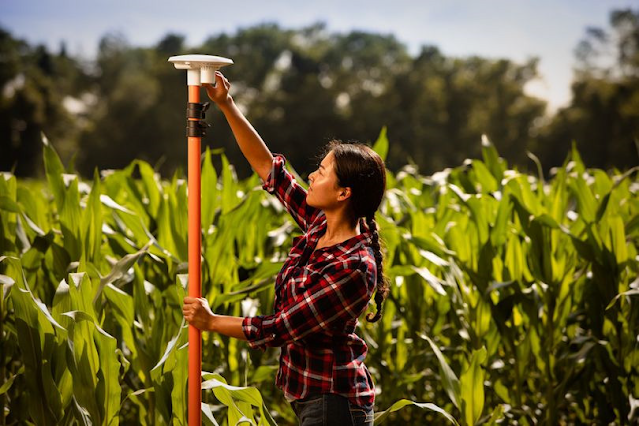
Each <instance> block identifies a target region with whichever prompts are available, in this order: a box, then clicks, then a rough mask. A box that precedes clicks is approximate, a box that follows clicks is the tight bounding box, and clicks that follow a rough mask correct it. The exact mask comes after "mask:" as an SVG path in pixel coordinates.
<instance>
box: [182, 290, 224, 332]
mask: <svg viewBox="0 0 639 426" xmlns="http://www.w3.org/2000/svg"><path fill="white" fill-rule="evenodd" d="M182 313H184V318H185V319H186V320H187V321H188V322H189V324H191V325H192V326H194V327H196V328H198V329H200V330H203V331H211V330H213V321H215V316H216V315H215V314H214V313H213V312H212V311H211V308H210V307H209V302H208V301H207V300H206V299H204V298H202V297H200V298H195V297H188V296H187V297H185V298H184V305H183V306H182Z"/></svg>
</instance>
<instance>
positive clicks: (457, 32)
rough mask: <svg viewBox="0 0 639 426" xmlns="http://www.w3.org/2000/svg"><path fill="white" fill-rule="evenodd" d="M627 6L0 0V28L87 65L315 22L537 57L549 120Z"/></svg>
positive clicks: (456, 0) (454, 51)
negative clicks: (113, 45) (597, 35)
mask: <svg viewBox="0 0 639 426" xmlns="http://www.w3.org/2000/svg"><path fill="white" fill-rule="evenodd" d="M637 6H639V0H439V1H435V0H393V1H390V0H386V1H382V0H341V1H338V0H324V1H322V2H311V1H308V2H302V1H292V0H270V1H264V0H262V1H260V0H250V1H240V0H236V1H233V2H214V1H202V0H188V1H175V0H155V1H143V0H127V1H118V0H88V1H87V0H85V1H79V0H55V1H47V0H0V27H2V28H3V29H5V30H8V31H9V32H10V33H11V34H12V35H13V36H14V37H17V38H21V39H24V40H26V41H28V42H29V43H32V44H45V45H47V46H48V47H49V48H51V49H52V50H53V51H54V52H57V51H58V50H59V48H60V45H61V42H62V41H64V42H65V43H66V46H67V52H68V53H69V54H71V55H74V56H80V57H82V58H85V59H91V58H93V57H94V55H95V53H96V51H97V46H98V42H99V40H100V38H101V37H102V36H103V35H105V34H107V33H119V34H122V35H124V37H125V38H126V40H127V41H128V42H129V43H130V44H131V45H133V46H151V45H154V44H156V43H157V42H158V41H160V40H161V39H162V38H163V36H164V35H166V34H167V33H169V32H172V33H177V34H181V35H183V36H185V37H186V43H187V45H189V46H196V45H198V44H200V43H202V42H203V41H204V40H206V39H207V38H208V37H209V36H212V35H216V34H219V33H222V32H226V33H230V34H232V33H234V32H235V31H237V30H238V29H239V28H245V27H249V26H253V25H257V24H260V23H265V22H275V23H278V24H279V25H280V26H281V27H283V28H293V29H294V28H302V27H304V26H308V25H310V24H313V23H317V22H324V23H326V25H327V29H328V30H329V31H331V32H342V33H346V32H349V31H352V30H364V31H370V32H376V33H381V34H393V35H395V37H396V38H397V39H398V40H399V41H400V42H402V43H404V44H405V45H406V46H407V47H408V49H409V52H411V53H412V54H416V53H417V52H419V50H420V47H421V46H423V45H434V46H437V47H438V48H439V49H440V50H441V51H442V53H443V54H445V55H447V56H460V57H464V56H470V55H478V56H482V57H487V58H508V59H512V60H514V61H516V62H524V61H526V60H527V59H529V58H531V57H538V58H539V59H540V63H539V66H538V70H539V73H540V74H541V78H540V79H538V80H537V81H534V82H532V83H530V84H529V86H528V87H527V88H526V89H527V91H528V92H529V93H530V94H532V95H535V96H539V97H541V98H544V99H546V100H547V101H548V103H549V111H554V110H555V109H556V108H558V107H561V106H563V105H566V104H567V103H568V102H569V101H570V83H571V81H572V75H573V71H572V69H573V66H574V64H575V59H574V49H575V47H576V45H577V43H578V42H579V40H581V39H582V38H583V37H584V34H585V29H586V28H587V27H589V26H595V27H602V28H606V27H607V26H608V22H609V14H610V11H611V10H613V9H619V8H627V7H632V8H637ZM190 53H202V54H211V55H221V54H222V52H190Z"/></svg>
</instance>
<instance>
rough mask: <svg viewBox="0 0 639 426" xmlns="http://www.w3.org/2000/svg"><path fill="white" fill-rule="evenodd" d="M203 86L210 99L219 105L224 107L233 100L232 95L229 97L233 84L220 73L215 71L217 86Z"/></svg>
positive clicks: (208, 84)
mask: <svg viewBox="0 0 639 426" xmlns="http://www.w3.org/2000/svg"><path fill="white" fill-rule="evenodd" d="M203 86H204V88H205V89H206V94H207V95H208V96H209V99H211V100H212V101H213V102H215V103H216V104H217V105H222V104H225V103H228V102H230V101H231V100H232V98H231V95H229V89H230V88H231V83H229V81H228V80H227V79H226V77H224V75H223V74H222V73H221V72H219V71H215V86H213V85H212V84H210V83H204V84H203Z"/></svg>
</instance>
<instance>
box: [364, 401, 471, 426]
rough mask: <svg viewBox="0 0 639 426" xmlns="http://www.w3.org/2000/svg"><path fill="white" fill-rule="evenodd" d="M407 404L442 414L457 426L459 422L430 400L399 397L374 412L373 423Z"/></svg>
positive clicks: (380, 421) (378, 421)
mask: <svg viewBox="0 0 639 426" xmlns="http://www.w3.org/2000/svg"><path fill="white" fill-rule="evenodd" d="M407 405H414V406H416V407H419V408H422V409H425V410H430V411H434V412H436V413H439V414H441V415H442V416H444V417H445V418H446V420H448V421H449V422H450V423H452V424H454V425H457V426H459V423H457V420H455V418H454V417H453V416H452V415H450V414H449V413H447V412H446V411H445V410H444V409H443V408H440V407H439V406H437V405H435V404H433V403H430V402H413V401H410V400H408V399H400V400H399V401H397V402H395V403H393V405H391V406H390V408H388V409H386V410H384V411H382V412H380V413H375V425H376V426H377V425H380V424H382V422H383V421H384V420H386V418H388V416H389V415H390V414H391V413H394V412H395V411H399V410H401V409H402V408H404V407H406V406H407Z"/></svg>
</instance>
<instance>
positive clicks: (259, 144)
mask: <svg viewBox="0 0 639 426" xmlns="http://www.w3.org/2000/svg"><path fill="white" fill-rule="evenodd" d="M215 82H216V84H215V86H212V85H211V84H204V87H205V89H206V94H207V95H208V96H209V98H210V99H211V100H212V101H213V102H215V103H216V104H217V106H218V107H219V108H220V110H221V111H222V113H224V116H225V117H226V121H228V123H229V126H231V130H232V131H233V135H234V136H235V140H236V141H237V144H238V145H239V147H240V150H241V151H242V154H244V157H246V159H247V160H248V162H249V164H250V165H251V167H252V168H253V170H255V172H256V173H257V174H258V176H259V177H260V178H261V179H262V181H266V178H267V177H268V174H269V172H270V171H271V166H272V163H273V154H271V151H270V150H269V149H268V147H267V146H266V144H265V143H264V141H263V140H262V138H261V137H260V135H259V134H258V133H257V131H256V130H255V129H254V128H253V126H252V125H251V123H250V122H249V121H248V120H247V119H246V117H244V114H242V111H240V109H239V108H238V107H237V105H235V102H234V101H233V98H232V97H231V95H230V94H229V88H230V87H231V84H230V83H229V81H228V80H227V79H226V77H224V76H223V75H222V73H221V72H219V71H216V73H215Z"/></svg>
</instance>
